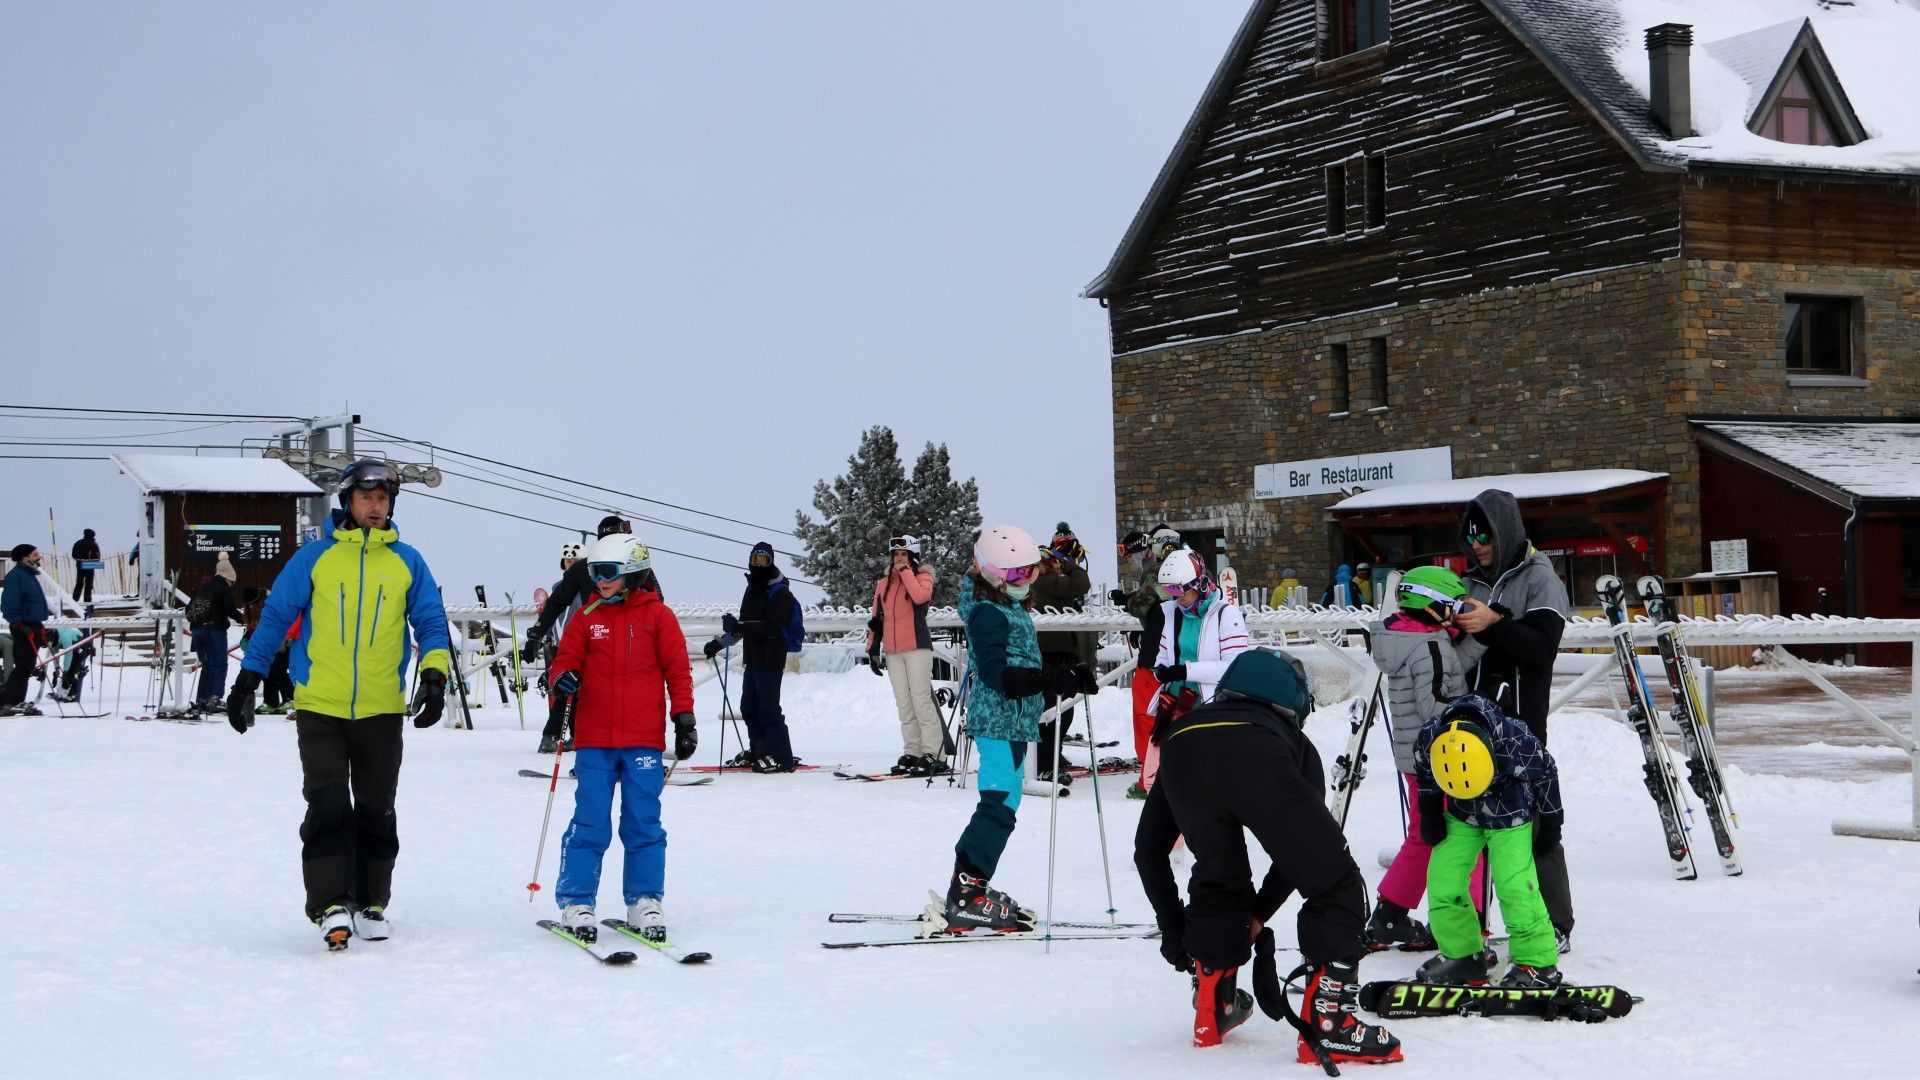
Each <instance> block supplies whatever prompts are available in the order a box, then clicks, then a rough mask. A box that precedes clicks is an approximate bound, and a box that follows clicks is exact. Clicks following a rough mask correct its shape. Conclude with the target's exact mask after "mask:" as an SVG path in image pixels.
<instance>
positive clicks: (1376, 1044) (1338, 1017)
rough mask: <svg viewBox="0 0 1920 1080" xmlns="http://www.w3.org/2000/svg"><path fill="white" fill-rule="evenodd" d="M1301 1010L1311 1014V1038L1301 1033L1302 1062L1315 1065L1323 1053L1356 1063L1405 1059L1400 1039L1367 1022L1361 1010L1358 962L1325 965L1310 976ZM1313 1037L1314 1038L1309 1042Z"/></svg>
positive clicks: (1333, 1059) (1337, 1061)
mask: <svg viewBox="0 0 1920 1080" xmlns="http://www.w3.org/2000/svg"><path fill="white" fill-rule="evenodd" d="M1301 1009H1302V1010H1303V1011H1304V1012H1305V1013H1306V1014H1307V1016H1306V1021H1307V1026H1308V1027H1309V1028H1311V1029H1312V1030H1313V1035H1312V1036H1311V1037H1309V1036H1308V1035H1307V1034H1306V1033H1305V1032H1302V1033H1301V1034H1300V1053H1299V1061H1300V1063H1301V1064H1303V1065H1313V1064H1316V1063H1318V1062H1320V1061H1321V1056H1322V1055H1325V1057H1326V1059H1327V1060H1328V1061H1330V1062H1332V1063H1334V1064H1343V1063H1346V1062H1353V1063H1355V1064H1360V1065H1383V1064H1385V1063H1387V1062H1389V1061H1401V1060H1404V1059H1403V1058H1402V1057H1401V1054H1400V1040H1399V1039H1398V1038H1395V1037H1394V1035H1393V1033H1392V1032H1390V1031H1388V1030H1387V1029H1386V1028H1384V1027H1381V1026H1380V1025H1379V1024H1368V1023H1364V1022H1363V1021H1361V1020H1360V1019H1359V1017H1357V1016H1356V1015H1355V1013H1357V1012H1359V1011H1360V972H1359V965H1357V964H1350V963H1349V964H1321V965H1319V966H1318V967H1315V968H1314V969H1313V974H1312V975H1311V976H1309V977H1308V979H1307V996H1306V1000H1305V1002H1304V1003H1302V1005H1301ZM1310 1039H1311V1041H1309V1040H1310Z"/></svg>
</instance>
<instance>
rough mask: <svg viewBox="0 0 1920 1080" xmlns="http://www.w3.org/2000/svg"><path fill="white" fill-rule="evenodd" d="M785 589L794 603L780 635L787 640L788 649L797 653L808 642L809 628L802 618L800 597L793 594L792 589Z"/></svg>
mask: <svg viewBox="0 0 1920 1080" xmlns="http://www.w3.org/2000/svg"><path fill="white" fill-rule="evenodd" d="M784 591H785V592H786V594H787V599H788V600H791V601H792V602H793V603H792V605H791V606H789V607H788V608H787V621H786V622H785V623H783V624H782V625H781V627H780V636H781V637H783V638H785V639H786V640H787V651H788V652H790V653H797V652H799V651H800V647H801V646H803V645H805V644H806V643H807V628H806V627H805V626H804V625H803V624H802V622H801V619H800V598H799V597H797V596H795V595H793V590H792V589H786V590H784Z"/></svg>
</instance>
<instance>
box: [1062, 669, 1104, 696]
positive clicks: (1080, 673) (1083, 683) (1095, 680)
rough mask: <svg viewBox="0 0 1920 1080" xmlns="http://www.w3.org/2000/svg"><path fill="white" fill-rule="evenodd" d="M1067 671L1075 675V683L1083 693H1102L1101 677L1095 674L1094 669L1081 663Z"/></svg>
mask: <svg viewBox="0 0 1920 1080" xmlns="http://www.w3.org/2000/svg"><path fill="white" fill-rule="evenodd" d="M1067 670H1068V671H1070V672H1072V673H1073V681H1074V683H1075V684H1076V685H1077V687H1078V688H1079V691H1080V692H1081V693H1083V694H1097V693H1099V692H1100V677H1099V676H1098V675H1095V674H1094V673H1093V668H1092V667H1090V666H1088V665H1087V664H1084V663H1081V664H1075V665H1073V666H1072V667H1070V668H1068V669H1067Z"/></svg>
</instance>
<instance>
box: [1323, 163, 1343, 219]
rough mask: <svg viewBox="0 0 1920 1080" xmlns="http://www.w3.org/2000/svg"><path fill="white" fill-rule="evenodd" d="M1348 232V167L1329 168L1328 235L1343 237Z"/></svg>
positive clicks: (1341, 164) (1336, 166) (1330, 166)
mask: <svg viewBox="0 0 1920 1080" xmlns="http://www.w3.org/2000/svg"><path fill="white" fill-rule="evenodd" d="M1346 231H1347V165H1346V162H1341V163H1340V164H1338V165H1329V166H1327V235H1328V236H1341V235H1343V234H1345V233H1346Z"/></svg>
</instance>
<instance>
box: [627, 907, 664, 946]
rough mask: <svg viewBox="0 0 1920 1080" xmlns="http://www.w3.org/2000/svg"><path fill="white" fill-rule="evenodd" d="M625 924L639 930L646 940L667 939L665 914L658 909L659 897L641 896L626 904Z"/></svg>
mask: <svg viewBox="0 0 1920 1080" xmlns="http://www.w3.org/2000/svg"><path fill="white" fill-rule="evenodd" d="M627 925H628V926H631V927H633V928H634V929H635V930H638V931H640V936H641V937H644V938H646V939H647V940H648V941H659V942H664V941H666V940H667V916H666V914H665V913H663V912H662V911H661V910H660V898H659V897H657V896H643V897H641V898H640V899H638V900H635V901H634V902H633V903H631V904H628V905H627Z"/></svg>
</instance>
